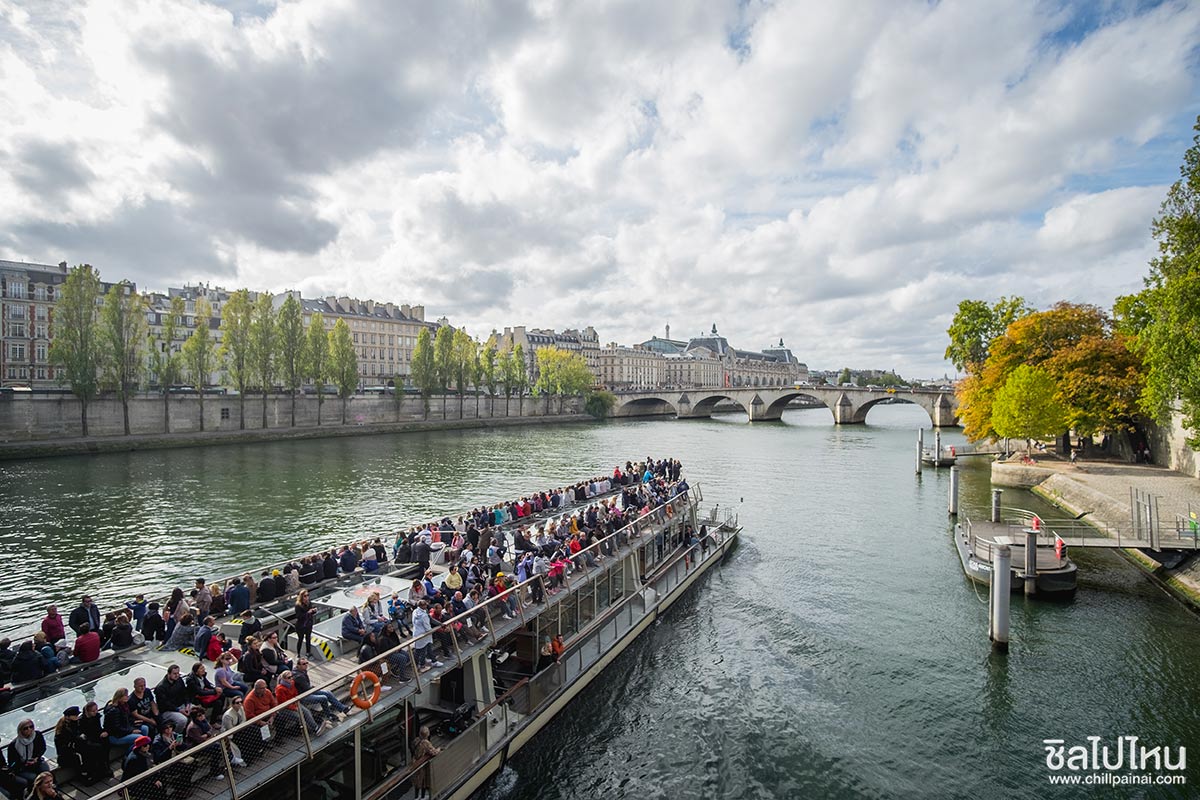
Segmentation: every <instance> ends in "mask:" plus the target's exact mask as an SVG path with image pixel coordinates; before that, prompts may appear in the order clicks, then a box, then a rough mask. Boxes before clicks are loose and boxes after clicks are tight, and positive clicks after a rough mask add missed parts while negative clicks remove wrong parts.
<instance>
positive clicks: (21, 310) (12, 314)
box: [8, 305, 25, 319]
mask: <svg viewBox="0 0 1200 800" xmlns="http://www.w3.org/2000/svg"><path fill="white" fill-rule="evenodd" d="M8 318H9V319H25V306H16V305H10V306H9V307H8Z"/></svg>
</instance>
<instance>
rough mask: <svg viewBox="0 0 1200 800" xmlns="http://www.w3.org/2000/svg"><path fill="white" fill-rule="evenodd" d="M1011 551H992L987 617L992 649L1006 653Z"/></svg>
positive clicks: (1004, 548) (998, 548) (1005, 548)
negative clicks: (990, 585) (990, 586)
mask: <svg viewBox="0 0 1200 800" xmlns="http://www.w3.org/2000/svg"><path fill="white" fill-rule="evenodd" d="M1011 581H1012V550H1011V549H1009V547H1008V545H1006V544H1001V545H996V549H995V550H993V551H992V591H991V594H990V595H989V599H990V600H991V603H989V604H988V605H989V609H990V611H991V613H990V614H989V615H988V638H989V639H991V641H992V649H993V650H996V651H998V652H1001V653H1007V652H1008V621H1009V614H1008V611H1009V608H1008V606H1009V601H1010V600H1011V598H1012V595H1011V592H1012V583H1011Z"/></svg>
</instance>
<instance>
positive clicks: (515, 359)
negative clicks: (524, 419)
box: [509, 345, 529, 417]
mask: <svg viewBox="0 0 1200 800" xmlns="http://www.w3.org/2000/svg"><path fill="white" fill-rule="evenodd" d="M509 355H510V356H511V358H512V370H513V389H515V390H516V392H517V416H518V417H519V416H521V415H522V414H524V413H525V392H526V391H528V390H529V368H528V367H527V366H526V365H525V348H523V347H522V346H521V345H517V346H516V347H514V348H513V349H512V352H511V353H509Z"/></svg>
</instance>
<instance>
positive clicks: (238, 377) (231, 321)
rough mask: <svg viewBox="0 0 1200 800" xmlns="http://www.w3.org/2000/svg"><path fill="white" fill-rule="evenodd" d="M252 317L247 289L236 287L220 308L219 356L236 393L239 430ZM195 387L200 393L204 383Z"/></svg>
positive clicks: (243, 414)
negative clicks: (223, 362) (226, 368)
mask: <svg viewBox="0 0 1200 800" xmlns="http://www.w3.org/2000/svg"><path fill="white" fill-rule="evenodd" d="M252 319H253V308H252V306H251V304H250V291H249V290H248V289H238V290H237V291H236V292H234V293H233V294H231V295H230V296H229V299H228V300H227V301H226V302H225V307H224V308H223V309H221V358H222V359H224V361H225V364H226V366H227V367H228V368H229V377H230V378H231V379H232V380H233V388H235V389H237V392H238V428H239V429H241V430H245V429H246V390H247V389H248V388H249V386H250V380H251V378H252V377H253V367H252V362H251V353H250V323H251V321H252ZM206 379H207V377H206ZM196 388H197V389H199V390H200V392H201V394H203V393H204V384H197V386H196Z"/></svg>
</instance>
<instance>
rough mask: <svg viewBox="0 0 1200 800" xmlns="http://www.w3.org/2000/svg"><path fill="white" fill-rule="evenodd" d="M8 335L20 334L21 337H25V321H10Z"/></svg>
mask: <svg viewBox="0 0 1200 800" xmlns="http://www.w3.org/2000/svg"><path fill="white" fill-rule="evenodd" d="M8 335H9V336H19V337H21V338H25V323H24V322H10V323H8Z"/></svg>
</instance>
